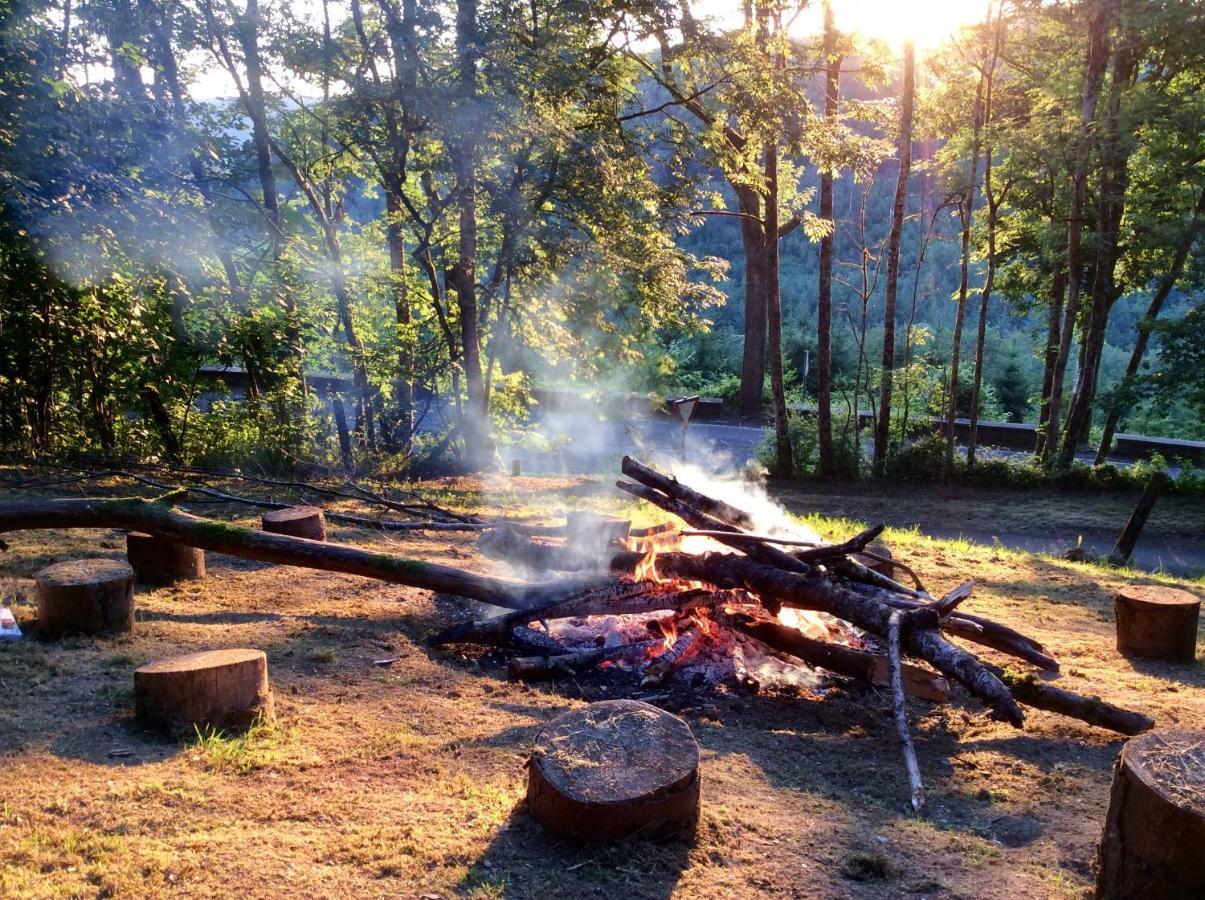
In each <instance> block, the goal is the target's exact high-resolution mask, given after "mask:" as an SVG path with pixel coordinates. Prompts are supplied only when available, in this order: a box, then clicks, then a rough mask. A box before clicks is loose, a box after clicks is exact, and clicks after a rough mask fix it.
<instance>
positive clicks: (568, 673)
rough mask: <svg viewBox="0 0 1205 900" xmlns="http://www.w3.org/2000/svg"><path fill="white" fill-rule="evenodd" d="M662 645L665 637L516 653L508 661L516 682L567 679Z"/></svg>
mask: <svg viewBox="0 0 1205 900" xmlns="http://www.w3.org/2000/svg"><path fill="white" fill-rule="evenodd" d="M659 646H660V647H663V646H665V641H664V640H647V641H637V642H636V643H634V644H622V645H620V646H618V647H597V648H594V649H590V650H573V651H569V652H567V653H562V654H559V655H557V656H516V657H515V658H514V659H512V660H511V661H510V663H509V664H508V669H509V671H510V677H511V678H513V679H515V680H516V681H545V680H547V679H550V678H559V677H564V678H569V677H572V676H574V675H578V674H580V673H581V672H583V671H584V670H586V669H590V668H593V667H594V666H597V665H601V664H602V663H604V662H615V661H617V660H624V659H628V658H634V659H642V658H644V657H645V656H647V655H648V653H649V651H650V650H653V649H655V648H657V647H659Z"/></svg>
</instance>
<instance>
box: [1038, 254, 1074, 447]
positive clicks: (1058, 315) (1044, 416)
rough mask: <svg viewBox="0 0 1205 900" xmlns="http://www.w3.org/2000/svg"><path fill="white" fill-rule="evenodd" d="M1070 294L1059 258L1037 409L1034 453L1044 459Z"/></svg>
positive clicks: (1052, 277) (1054, 278)
mask: <svg viewBox="0 0 1205 900" xmlns="http://www.w3.org/2000/svg"><path fill="white" fill-rule="evenodd" d="M1066 298H1067V269H1066V267H1065V266H1064V265H1063V261H1062V260H1061V259H1060V260H1056V261H1055V264H1054V274H1053V275H1052V276H1051V282H1050V318H1049V321H1048V324H1047V327H1046V353H1045V356H1044V364H1043V366H1042V403H1041V407H1040V409H1039V411H1038V428H1037V443H1036V444H1035V445H1034V454H1035V455H1036V456H1037V457H1038V459H1040V460H1045V459H1046V455H1047V447H1049V446H1051V445H1052V444H1053V443H1054V442H1053V441H1052V440H1050V432H1049V428H1050V394H1051V391H1052V386H1053V384H1054V367H1055V363H1056V362H1057V360H1058V356H1059V324H1060V323H1061V321H1062V318H1063V303H1064V301H1065V300H1066Z"/></svg>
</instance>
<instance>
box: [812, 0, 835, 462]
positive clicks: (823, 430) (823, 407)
mask: <svg viewBox="0 0 1205 900" xmlns="http://www.w3.org/2000/svg"><path fill="white" fill-rule="evenodd" d="M840 89H841V56H840V54H839V53H838V51H837V29H836V26H835V25H834V23H833V8H832V4H831V3H830V2H826V3H825V4H824V116H825V119H826V120H827V121H828V123H829V125H830V127H832V126H835V125H836V122H837V108H838V102H839V97H840ZM820 218H821V219H823V220H824V221H825V222H827V223H828V225H829V228H830V229H831V228H833V227H834V224H835V223H834V221H833V172H832V169H830V168H825V169H823V170H822V171H821V172H820ZM833 238H834V235H833V233H832V231H830V232H829V233H828V234H827V235H825V236H824V237H823V238H821V239H820V274H819V293H818V296H817V300H816V343H817V345H818V347H817V356H818V357H819V359H818V360H817V363H818V367H817V372H816V379H817V386H816V402H817V409H816V425H817V428H818V430H819V433H820V474H821V475H822V476H825V477H831V476H832V475H833V474H834V464H833V409H832V405H833V348H832V320H833Z"/></svg>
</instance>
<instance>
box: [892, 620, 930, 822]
mask: <svg viewBox="0 0 1205 900" xmlns="http://www.w3.org/2000/svg"><path fill="white" fill-rule="evenodd" d="M903 619H904V612H903V611H902V610H898V609H897V610H895V611H894V612H893V613H892V614H891V616H890V618H889V619H888V620H887V653H888V658H889V659H890V660H891V706H892V710H893V711H894V713H895V730H896V732H897V733H898V734H899V736H900V751H901V752H902V753H903V754H904V767H905V768H906V769H907V770H908V786H909V788H910V790H911V794H912V808H913V809H914V810H916V811H917V812H921V811H922V810H924V808H925V786H924V784H922V783H921V780H920V765H919V764H918V763H917V761H916V748H915V747H913V746H912V733H911V732H910V731H909V730H908V711H907V707H906V706H905V699H904V676H903V673H902V669H903V666H902V665H901V663H900V627H901V623H902V622H903Z"/></svg>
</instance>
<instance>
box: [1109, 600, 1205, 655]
mask: <svg viewBox="0 0 1205 900" xmlns="http://www.w3.org/2000/svg"><path fill="white" fill-rule="evenodd" d="M1113 607H1114V611H1115V612H1116V618H1117V650H1118V651H1119V652H1120V653H1124V654H1126V655H1132V656H1140V657H1145V658H1147V659H1162V660H1166V661H1168V662H1192V661H1193V659H1194V658H1195V657H1196V652H1197V623H1198V621H1199V619H1200V616H1201V601H1200V600H1198V599H1197V598H1196V597H1194V596H1193V595H1192V594H1190V593H1189V592H1188V591H1182V590H1179V589H1178V588H1169V587H1162V586H1160V585H1145V584H1144V585H1138V584H1135V585H1130V586H1129V587H1124V588H1122V589H1121V590H1120V591H1118V592H1117V595H1116V596H1115V597H1114V598H1113Z"/></svg>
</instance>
